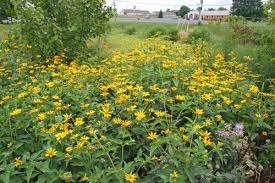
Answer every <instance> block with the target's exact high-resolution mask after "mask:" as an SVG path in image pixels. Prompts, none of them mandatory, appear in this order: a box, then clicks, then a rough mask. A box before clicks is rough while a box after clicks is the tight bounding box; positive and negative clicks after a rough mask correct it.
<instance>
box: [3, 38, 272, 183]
mask: <svg viewBox="0 0 275 183" xmlns="http://www.w3.org/2000/svg"><path fill="white" fill-rule="evenodd" d="M31 49H33V48H32V46H30V45H16V44H13V43H10V42H8V41H5V42H3V44H2V48H1V52H0V54H1V61H0V82H1V85H0V137H1V138H0V180H1V181H0V182H40V183H42V182H94V183H97V182H98V183H99V182H100V183H101V182H102V183H105V182H106V183H107V182H131V183H134V182H142V183H147V182H148V183H152V182H177V183H184V182H186V183H187V182H191V183H195V182H209V183H210V182H211V183H212V182H214V183H215V182H216V183H221V182H238V183H239V182H246V181H248V180H250V179H251V178H253V177H255V176H257V175H258V174H260V173H261V172H262V171H263V166H264V165H265V164H271V163H272V161H273V162H274V154H273V153H274V151H273V153H272V149H273V150H274V145H273V144H272V143H271V142H272V139H273V138H274V131H273V129H274V125H275V123H274V121H275V114H274V106H275V103H274V97H275V94H274V79H272V78H270V79H269V80H267V81H266V83H268V84H269V86H265V85H263V84H261V83H260V82H258V78H259V77H260V76H259V75H256V74H254V73H253V72H251V70H250V69H249V68H248V67H247V64H248V63H249V62H251V61H252V60H253V58H251V57H250V56H246V57H245V58H244V59H245V60H246V62H247V63H240V62H238V60H237V59H236V58H237V57H236V55H234V53H232V54H231V58H230V59H229V60H226V59H225V58H224V56H223V54H221V53H218V54H215V55H213V51H212V50H211V49H209V48H207V47H206V46H205V45H204V44H202V43H200V44H197V45H189V44H180V43H172V42H170V41H164V40H161V39H159V38H150V39H147V40H146V41H144V42H141V43H140V44H139V45H137V46H136V47H135V49H133V50H131V51H128V52H115V51H114V52H113V54H112V56H110V58H106V59H105V60H99V61H98V62H97V63H93V64H90V65H88V64H83V63H81V62H79V61H77V60H75V61H70V62H69V61H67V60H66V55H64V54H63V55H58V56H55V57H54V58H49V59H46V60H41V59H42V57H41V58H40V55H37V56H36V57H35V59H34V58H31V57H29V56H28V54H27V53H28V50H31ZM22 53H26V54H22ZM19 56H21V57H19ZM273 140H274V139H273ZM272 154H273V155H272Z"/></svg>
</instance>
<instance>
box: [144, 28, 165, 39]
mask: <svg viewBox="0 0 275 183" xmlns="http://www.w3.org/2000/svg"><path fill="white" fill-rule="evenodd" d="M164 34H166V30H165V29H164V28H161V27H154V28H152V29H151V30H150V31H149V32H148V33H147V37H155V36H159V35H164Z"/></svg>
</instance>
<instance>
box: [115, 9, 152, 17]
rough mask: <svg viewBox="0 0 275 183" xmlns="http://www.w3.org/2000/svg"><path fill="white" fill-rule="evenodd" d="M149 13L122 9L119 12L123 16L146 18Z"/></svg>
mask: <svg viewBox="0 0 275 183" xmlns="http://www.w3.org/2000/svg"><path fill="white" fill-rule="evenodd" d="M150 14H151V13H150V12H149V11H148V10H138V9H124V10H122V11H121V12H120V15H123V16H148V15H150Z"/></svg>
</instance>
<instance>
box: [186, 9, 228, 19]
mask: <svg viewBox="0 0 275 183" xmlns="http://www.w3.org/2000/svg"><path fill="white" fill-rule="evenodd" d="M229 15H230V11H228V10H224V11H202V12H201V16H202V20H224V19H225V18H226V17H228V16H229ZM187 17H188V18H189V19H191V20H198V19H199V11H190V12H189V13H188V14H187Z"/></svg>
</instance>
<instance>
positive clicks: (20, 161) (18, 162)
mask: <svg viewBox="0 0 275 183" xmlns="http://www.w3.org/2000/svg"><path fill="white" fill-rule="evenodd" d="M20 165H22V160H21V157H20V156H18V157H17V158H15V167H16V168H18V167H19V166H20Z"/></svg>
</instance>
